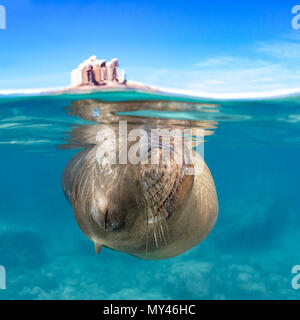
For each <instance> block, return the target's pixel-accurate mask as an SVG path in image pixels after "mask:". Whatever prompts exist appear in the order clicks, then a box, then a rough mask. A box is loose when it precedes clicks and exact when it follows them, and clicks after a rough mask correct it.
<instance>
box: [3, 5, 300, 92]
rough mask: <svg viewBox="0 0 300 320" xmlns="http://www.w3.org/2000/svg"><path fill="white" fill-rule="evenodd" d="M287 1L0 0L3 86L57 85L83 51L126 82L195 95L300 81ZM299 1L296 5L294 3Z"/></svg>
mask: <svg viewBox="0 0 300 320" xmlns="http://www.w3.org/2000/svg"><path fill="white" fill-rule="evenodd" d="M296 4H298V3H297V2H295V1H289V0H284V1H282V0H272V1H269V0H265V1H263V0H260V1H256V0H254V1H248V2H245V1H243V3H238V2H237V1H236V0H229V1H220V0H211V1H199V0H198V1H188V0H185V1H182V0H177V1H169V0H165V1H162V0H160V1H157V0H151V1H143V0H140V1H128V0H115V1H111V0H105V1H103V0H85V1H82V0H72V1H71V0H66V1H58V0H45V1H44V0H0V5H3V6H5V8H6V15H7V17H6V19H7V29H6V30H0V49H1V50H0V90H4V89H23V88H24V89H25V88H45V87H61V86H65V85H68V84H69V82H70V71H71V70H72V69H74V68H75V67H76V66H77V65H78V64H79V63H80V62H82V61H83V60H84V59H86V58H88V57H89V56H91V55H93V54H96V55H97V57H98V58H105V59H110V58H113V57H117V58H119V61H120V66H121V67H122V68H124V69H126V72H127V78H128V79H129V80H136V81H140V82H144V83H147V84H151V85H156V86H161V87H167V88H175V89H185V90H191V91H193V92H216V93H217V92H219V93H225V92H262V91H272V90H279V89H286V88H296V87H300V64H299V63H298V61H299V57H300V29H299V30H294V29H293V28H292V26H291V20H292V17H293V16H292V13H291V11H292V7H293V6H294V5H296ZM299 4H300V1H299Z"/></svg>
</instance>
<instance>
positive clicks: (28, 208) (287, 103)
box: [0, 92, 300, 299]
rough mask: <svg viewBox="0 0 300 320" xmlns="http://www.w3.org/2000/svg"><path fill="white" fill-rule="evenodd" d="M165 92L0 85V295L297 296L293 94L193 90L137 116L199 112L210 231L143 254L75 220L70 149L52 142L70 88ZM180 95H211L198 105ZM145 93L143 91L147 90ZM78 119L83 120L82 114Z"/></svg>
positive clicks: (296, 112) (61, 138) (297, 131)
mask: <svg viewBox="0 0 300 320" xmlns="http://www.w3.org/2000/svg"><path fill="white" fill-rule="evenodd" d="M83 99H97V100H98V99H99V100H105V101H125V100H155V99H160V100H161V99H165V100H170V99H173V100H174V97H167V96H154V95H149V94H144V93H136V92H104V93H98V94H93V95H64V96H62V95H61V96H41V97H9V98H7V97H2V98H1V97H0V152H1V153H0V154H1V158H0V164H1V169H0V180H1V184H0V194H1V197H0V199H1V201H0V265H2V266H4V267H5V268H6V290H0V298H1V299H278V298H280V299H299V298H300V291H297V290H294V289H293V288H292V285H291V281H292V278H293V275H292V274H291V270H292V267H293V266H294V265H299V264H300V251H299V248H298V244H299V243H300V233H299V224H300V215H299V213H300V212H299V195H300V194H299V181H300V169H299V159H300V97H297V96H295V97H289V98H281V99H270V100H255V101H203V100H201V101H197V100H195V99H190V100H188V99H187V98H184V97H182V98H179V97H177V98H176V100H177V101H181V102H182V103H183V105H184V108H182V110H177V111H176V112H164V110H139V111H136V113H135V115H136V116H139V117H144V118H145V117H152V118H153V117H154V118H163V119H167V118H170V117H172V118H175V119H184V120H197V121H202V120H204V121H208V122H211V123H213V124H214V126H213V127H214V128H213V130H212V134H211V135H208V136H207V137H206V138H205V161H206V163H207V164H208V166H209V168H210V170H211V172H212V175H213V178H214V181H215V184H216V188H217V193H218V197H219V218H218V221H217V224H216V226H215V228H214V229H213V231H212V232H211V234H210V235H209V236H208V237H207V238H206V239H205V241H204V242H202V243H201V244H200V245H198V246H197V247H195V248H193V249H192V250H190V251H188V252H186V253H185V254H183V255H181V256H178V257H175V258H173V259H169V260H163V261H143V260H140V259H137V258H134V257H132V256H129V255H127V254H124V253H120V252H116V251H112V250H109V249H106V248H103V249H102V251H101V253H100V255H96V254H95V252H94V248H93V244H92V243H91V241H90V240H88V239H87V238H86V237H85V236H84V234H83V233H82V232H81V231H80V229H79V227H78V226H77V223H76V221H75V218H74V215H73V211H72V207H71V206H70V204H69V203H68V202H67V200H66V199H65V197H64V194H63V191H62V187H61V177H62V172H63V170H64V168H65V166H66V164H67V163H68V162H69V161H70V159H71V158H72V156H73V155H75V154H76V153H77V152H78V150H72V149H71V150H66V149H61V148H60V147H59V146H61V145H62V144H64V143H65V139H66V136H67V135H68V132H70V130H71V129H72V127H73V126H74V125H77V126H78V125H82V124H86V123H87V121H86V120H84V119H81V118H79V117H77V116H75V115H69V114H68V113H67V112H66V110H65V108H66V107H69V106H70V105H71V103H72V101H74V100H83ZM185 101H190V102H202V103H209V104H212V103H214V104H217V106H214V107H213V108H207V110H205V108H204V109H199V108H196V107H195V105H193V104H191V105H189V104H187V103H186V102H185ZM150 104H151V102H150ZM89 123H90V122H89Z"/></svg>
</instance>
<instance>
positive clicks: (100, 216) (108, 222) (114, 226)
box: [91, 207, 124, 231]
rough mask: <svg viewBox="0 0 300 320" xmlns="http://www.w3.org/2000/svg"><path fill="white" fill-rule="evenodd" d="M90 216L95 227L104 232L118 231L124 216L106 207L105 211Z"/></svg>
mask: <svg viewBox="0 0 300 320" xmlns="http://www.w3.org/2000/svg"><path fill="white" fill-rule="evenodd" d="M91 216H92V218H93V220H94V221H95V222H96V223H97V225H98V226H99V227H100V228H102V229H104V230H106V231H119V230H120V229H121V228H122V226H123V221H124V219H123V217H124V214H123V213H122V212H117V211H116V210H114V209H113V208H109V207H106V208H105V210H101V211H100V210H98V211H97V212H94V213H92V214H91Z"/></svg>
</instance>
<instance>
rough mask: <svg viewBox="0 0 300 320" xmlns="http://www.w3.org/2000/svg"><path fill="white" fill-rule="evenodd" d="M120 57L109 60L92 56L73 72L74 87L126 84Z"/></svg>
mask: <svg viewBox="0 0 300 320" xmlns="http://www.w3.org/2000/svg"><path fill="white" fill-rule="evenodd" d="M118 67H119V63H118V59H112V60H111V61H109V62H106V61H105V60H98V59H97V58H96V56H91V57H90V58H88V59H87V60H85V61H84V62H83V63H81V64H80V65H79V66H78V68H77V69H74V70H73V71H72V73H71V85H72V87H79V86H87V85H96V86H97V85H112V84H114V83H116V84H125V83H126V80H125V71H124V70H119V68H118Z"/></svg>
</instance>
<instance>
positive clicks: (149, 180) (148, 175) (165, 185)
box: [138, 160, 194, 219]
mask: <svg viewBox="0 0 300 320" xmlns="http://www.w3.org/2000/svg"><path fill="white" fill-rule="evenodd" d="M193 182H194V176H192V175H187V174H186V168H185V166H184V165H178V164H176V163H175V162H174V161H172V160H171V163H170V164H167V165H166V164H158V165H141V170H140V174H139V181H138V184H139V191H140V192H139V193H140V203H141V205H142V208H143V210H144V212H145V213H146V215H147V217H152V216H153V217H155V216H157V217H159V218H161V217H164V218H165V219H168V218H170V217H171V216H172V215H173V214H175V213H176V211H177V210H179V209H180V207H181V206H182V205H183V204H184V202H185V201H186V200H187V199H188V197H189V194H190V192H191V190H192V187H193Z"/></svg>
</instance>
